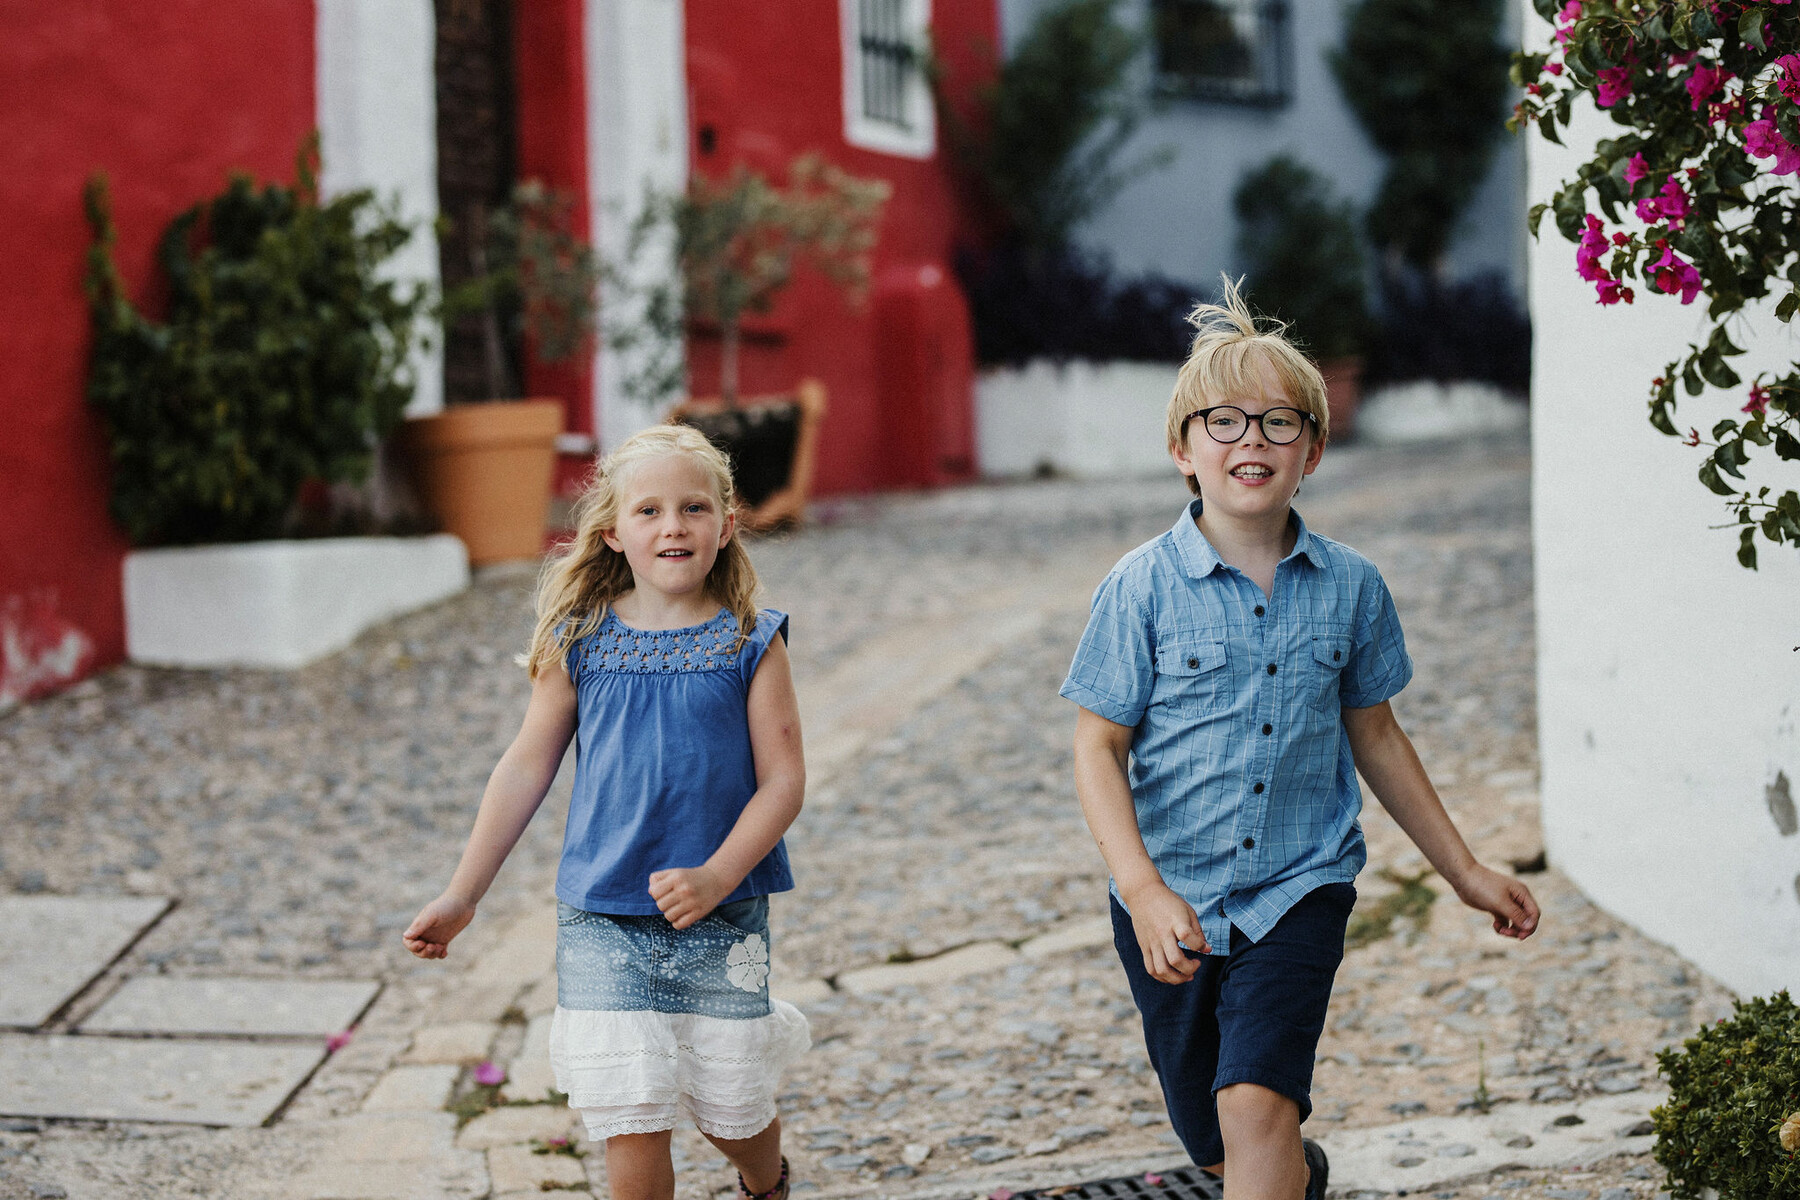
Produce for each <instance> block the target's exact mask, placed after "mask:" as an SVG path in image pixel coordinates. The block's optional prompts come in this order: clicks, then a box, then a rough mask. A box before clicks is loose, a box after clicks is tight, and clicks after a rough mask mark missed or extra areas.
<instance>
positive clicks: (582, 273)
mask: <svg viewBox="0 0 1800 1200" xmlns="http://www.w3.org/2000/svg"><path fill="white" fill-rule="evenodd" d="M573 208H574V206H573V203H572V202H571V201H570V199H569V198H568V197H567V196H566V195H564V194H562V193H560V192H556V191H553V190H551V189H549V188H547V187H545V186H544V185H543V184H542V183H539V182H537V181H535V180H527V181H526V182H524V183H521V184H519V185H518V186H517V187H516V188H515V189H514V190H513V193H512V196H511V198H510V199H509V201H508V202H507V204H505V205H503V206H501V207H500V208H498V209H495V210H493V211H492V212H487V213H484V212H481V211H477V212H475V213H474V214H473V217H474V223H475V224H476V226H477V228H476V229H475V230H473V231H472V234H473V236H471V237H469V238H468V247H469V255H470V260H471V261H470V263H469V267H470V273H469V277H468V278H466V279H465V280H464V281H462V282H461V283H459V284H457V285H455V286H452V287H448V288H446V290H445V294H444V297H443V300H442V302H441V305H440V308H439V315H440V317H441V318H442V319H443V321H444V322H445V325H446V328H448V327H449V326H450V325H452V324H453V323H454V322H456V321H458V320H459V319H468V320H471V321H472V322H473V323H475V325H476V326H477V328H478V329H479V331H480V339H481V343H482V349H483V354H482V359H483V364H484V375H485V380H486V398H485V399H484V401H483V402H480V403H464V404H452V405H450V406H449V407H448V408H446V409H445V410H444V411H443V412H441V413H435V414H433V415H431V416H427V417H416V418H414V419H412V420H410V421H408V422H406V424H405V426H404V427H403V428H402V430H401V442H400V445H401V451H402V455H403V457H404V458H405V460H406V462H407V463H408V466H409V467H410V470H411V474H412V477H413V481H414V484H415V486H416V487H417V489H418V492H419V496H420V499H421V500H422V501H423V503H424V504H425V506H426V507H427V508H428V509H429V510H430V511H431V512H432V514H433V515H434V516H435V517H436V518H437V519H438V520H439V521H440V522H441V523H442V524H443V526H444V528H446V529H448V530H450V531H451V532H452V533H455V534H456V535H457V536H458V537H460V538H462V540H463V542H464V543H465V544H466V545H467V546H468V547H469V560H470V561H471V562H472V563H474V564H475V565H477V566H480V565H483V564H486V563H492V562H500V561H504V560H508V559H519V558H532V557H535V556H536V555H538V554H539V553H541V552H542V550H543V539H544V522H545V517H546V514H547V512H548V510H549V506H550V494H551V485H552V480H553V476H554V474H555V467H556V441H557V437H558V435H559V434H561V432H562V427H563V406H562V402H561V401H560V400H555V399H541V398H536V399H516V398H513V399H508V397H516V396H517V395H518V390H517V387H516V385H515V384H514V382H513V380H514V377H515V372H514V371H513V370H512V368H511V364H510V358H511V355H510V354H509V353H508V347H509V345H510V344H518V343H522V345H523V347H524V351H525V353H528V354H530V355H531V356H532V357H533V358H535V359H536V360H537V361H538V362H542V363H558V362H565V361H569V360H572V359H575V358H578V357H579V356H581V355H583V354H585V353H587V352H588V351H589V350H590V349H591V348H592V340H593V329H594V313H595V299H594V291H595V286H596V284H597V283H598V280H599V267H598V265H597V262H596V259H595V257H594V252H593V249H592V248H591V247H590V246H589V244H588V242H587V240H586V239H585V238H583V237H581V236H580V235H579V234H578V233H576V232H575V229H574V222H573V217H572V214H573Z"/></svg>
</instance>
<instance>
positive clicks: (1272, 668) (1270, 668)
mask: <svg viewBox="0 0 1800 1200" xmlns="http://www.w3.org/2000/svg"><path fill="white" fill-rule="evenodd" d="M1274 673H1275V664H1274V663H1270V664H1269V674H1271V675H1273V674H1274Z"/></svg>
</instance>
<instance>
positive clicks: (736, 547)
mask: <svg viewBox="0 0 1800 1200" xmlns="http://www.w3.org/2000/svg"><path fill="white" fill-rule="evenodd" d="M576 525H577V531H576V536H575V539H574V541H573V542H572V543H571V544H570V545H569V546H568V547H567V548H566V549H564V550H563V551H562V552H560V553H559V554H558V555H557V556H556V557H555V558H553V559H552V560H551V561H550V563H549V564H548V565H547V566H546V568H545V571H544V576H543V580H542V583H541V585H540V587H539V592H538V603H537V613H538V615H537V627H536V629H535V630H534V631H533V633H532V637H531V646H530V649H529V651H528V652H527V653H526V655H525V664H526V667H527V669H528V670H529V671H530V673H531V678H532V693H531V703H530V705H529V707H528V708H527V709H526V713H525V722H524V725H523V727H522V728H521V729H520V730H519V734H518V736H517V737H516V738H515V739H514V740H513V743H512V745H511V746H509V747H508V748H507V750H506V753H505V754H503V755H502V756H501V758H500V763H499V765H498V766H497V767H495V768H494V773H493V775H492V777H491V778H490V779H489V781H488V786H487V792H486V794H485V795H484V796H483V797H482V801H481V809H480V811H479V813H478V814H477V815H476V818H475V829H474V832H473V833H472V834H471V835H470V838H469V845H468V848H467V849H466V850H465V851H464V852H463V856H462V861H461V862H460V864H458V866H457V868H456V873H455V874H454V875H453V876H452V877H451V880H450V885H449V887H447V888H446V889H445V890H444V893H443V895H441V896H439V897H438V898H437V899H436V900H433V901H432V902H431V903H430V904H427V905H426V906H425V908H424V910H423V911H421V912H420V913H419V915H418V916H417V917H416V918H415V919H414V920H413V922H412V924H411V925H410V926H409V927H408V928H407V930H406V932H405V934H404V935H403V937H404V938H405V942H406V946H407V949H409V950H411V951H412V952H413V953H414V954H416V955H418V956H419V957H421V958H442V957H444V954H445V952H446V948H447V947H448V945H449V942H450V939H452V938H453V937H455V936H456V935H457V934H458V933H459V932H461V931H462V930H463V928H464V927H466V926H467V925H468V923H469V921H470V920H471V919H472V918H473V917H474V915H475V905H476V903H477V902H478V901H479V900H480V899H481V896H482V894H483V893H484V892H486V890H487V888H488V885H489V884H490V883H492V882H493V879H494V875H495V873H496V872H497V871H498V870H499V869H500V864H501V863H502V862H503V861H504V860H505V858H506V855H507V853H508V852H509V851H510V850H511V849H512V847H513V845H514V843H516V842H517V841H518V838H519V835H520V834H521V833H522V832H523V831H524V829H525V825H526V823H527V822H529V821H530V819H531V816H532V814H533V813H534V812H536V811H537V808H538V805H539V804H540V803H541V802H542V800H543V797H544V793H545V792H546V791H547V790H548V789H549V787H550V782H551V780H552V779H553V778H555V775H556V770H557V765H558V764H559V763H560V762H561V761H562V757H563V752H564V750H565V749H566V748H567V747H568V744H569V739H570V738H571V737H574V738H575V739H576V741H575V745H576V765H575V781H574V793H573V797H572V798H571V800H570V803H569V820H568V827H567V831H566V833H565V836H564V840H563V856H562V864H561V867H560V869H559V871H558V873H557V881H556V894H557V899H558V904H557V938H556V970H557V1007H556V1015H555V1017H554V1018H553V1019H552V1024H551V1033H550V1056H551V1065H552V1067H553V1068H554V1071H555V1074H556V1086H557V1087H558V1088H559V1089H560V1090H562V1091H564V1092H567V1093H568V1096H569V1104H570V1106H571V1107H572V1108H575V1109H577V1110H579V1111H580V1113H581V1115H582V1120H583V1122H584V1123H585V1125H586V1127H587V1130H588V1135H589V1137H591V1138H593V1139H595V1140H604V1141H605V1143H606V1165H607V1178H608V1181H609V1183H610V1185H611V1188H612V1195H613V1197H614V1200H670V1198H671V1197H672V1196H673V1195H674V1189H675V1174H674V1167H673V1165H672V1163H671V1159H670V1153H669V1139H670V1134H671V1131H672V1130H673V1129H674V1127H675V1123H676V1120H677V1118H678V1116H680V1115H681V1114H684V1113H685V1114H686V1115H687V1116H688V1117H689V1118H690V1119H692V1120H693V1122H694V1124H695V1125H696V1126H698V1127H699V1129H700V1132H701V1133H702V1134H704V1135H705V1136H706V1137H707V1138H708V1139H709V1140H710V1141H711V1142H712V1143H713V1145H715V1146H717V1147H718V1148H719V1150H720V1151H722V1152H723V1153H724V1155H725V1157H726V1158H728V1159H730V1160H731V1162H732V1164H733V1165H734V1166H736V1167H737V1170H738V1187H739V1189H740V1192H741V1193H742V1194H743V1195H744V1196H745V1197H750V1198H752V1200H785V1197H786V1195H787V1191H788V1187H787V1160H786V1159H785V1158H783V1157H782V1154H781V1123H780V1121H779V1119H778V1118H777V1117H776V1114H775V1089H776V1085H777V1082H778V1080H779V1076H780V1073H781V1069H782V1067H783V1066H784V1065H785V1064H786V1063H787V1062H788V1061H790V1060H791V1059H792V1058H794V1057H795V1056H796V1055H798V1054H799V1053H801V1052H802V1051H804V1050H805V1049H806V1047H807V1045H808V1037H807V1029H806V1018H805V1017H803V1016H801V1014H800V1012H799V1011H798V1010H797V1009H795V1008H794V1007H793V1006H792V1005H790V1004H786V1003H784V1002H782V1001H780V1000H774V999H771V997H770V996H769V987H768V977H769V952H768V951H769V933H768V896H769V895H770V894H771V893H774V892H782V891H787V890H789V889H790V888H792V887H793V879H792V876H791V875H790V874H789V871H788V861H787V850H786V848H785V847H784V846H783V844H782V841H781V837H782V834H783V833H784V832H785V831H786V830H787V827H788V826H789V825H790V824H792V822H793V820H794V818H795V816H796V815H797V814H798V813H799V812H800V802H801V793H802V791H803V790H804V786H805V767H804V764H803V761H802V757H801V750H800V718H799V709H798V706H797V704H796V703H795V699H794V687H793V681H792V677H791V675H790V673H789V668H788V655H787V647H786V635H787V617H786V616H785V615H784V614H782V613H780V612H777V611H775V610H773V609H763V610H761V611H758V610H757V608H756V606H755V601H754V597H755V593H756V587H757V582H756V572H755V570H754V569H753V568H752V567H751V565H750V559H749V557H748V556H747V555H746V554H745V553H744V548H743V546H742V544H741V543H740V542H739V541H738V539H737V537H736V536H735V535H736V531H737V504H736V498H735V494H734V492H733V489H732V483H731V472H730V469H729V467H728V465H727V463H726V461H725V458H724V456H723V455H721V454H720V453H719V452H718V451H717V450H716V449H714V448H713V446H712V445H711V444H710V443H709V442H708V441H707V440H706V439H705V438H704V437H702V436H701V435H700V434H699V433H697V432H695V431H694V430H692V429H689V428H686V427H684V426H661V427H658V428H654V429H648V430H645V431H644V432H642V433H640V434H638V435H636V436H635V437H633V438H631V439H630V440H629V441H627V442H625V443H624V444H623V445H622V446H620V447H619V448H618V450H617V451H615V452H614V453H613V454H612V455H611V456H609V457H608V458H607V459H606V460H605V461H604V462H603V463H601V464H600V466H599V468H598V470H597V471H596V473H595V476H594V480H593V483H592V484H591V486H590V487H589V488H588V491H587V493H586V494H585V495H584V496H583V497H582V499H581V502H580V504H579V505H578V506H577V509H576Z"/></svg>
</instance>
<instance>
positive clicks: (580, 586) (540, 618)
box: [523, 425, 758, 679]
mask: <svg viewBox="0 0 1800 1200" xmlns="http://www.w3.org/2000/svg"><path fill="white" fill-rule="evenodd" d="M672 454H680V455H685V456H688V457H691V458H693V459H694V460H695V461H696V462H697V463H698V464H699V466H700V468H701V470H703V471H704V472H705V473H706V476H707V478H708V479H709V480H710V481H711V483H712V486H713V491H714V493H715V494H716V495H717V497H718V501H719V511H720V512H722V513H724V514H726V515H727V516H729V515H731V514H732V513H735V512H737V511H738V497H737V488H736V487H735V486H734V484H733V482H732V478H731V463H730V461H729V460H728V459H727V458H726V457H725V455H724V453H723V452H721V451H720V450H719V448H718V447H716V446H714V445H713V444H712V443H711V442H709V441H708V440H707V439H706V435H704V434H702V433H701V432H700V431H699V430H697V429H695V428H693V427H692V426H689V425H652V426H651V427H650V428H648V429H644V430H641V431H639V432H638V433H635V434H633V435H632V436H631V437H629V438H627V439H625V441H624V442H623V443H621V444H620V445H619V448H618V449H616V450H614V451H613V452H612V453H611V454H609V455H607V456H606V457H605V458H604V459H602V460H601V461H600V463H599V464H598V465H597V466H595V468H594V473H593V474H592V475H591V476H590V477H589V479H588V484H587V489H586V490H585V491H583V492H582V494H581V499H580V500H578V501H576V502H575V509H574V512H573V513H572V514H571V517H572V519H573V522H574V525H575V536H574V538H573V539H571V540H570V541H569V542H567V543H565V544H564V545H562V546H560V547H558V548H557V549H556V550H555V551H553V552H552V553H551V555H550V557H549V558H548V559H546V560H545V563H544V571H543V575H542V576H541V578H540V579H539V581H538V595H537V626H536V628H535V629H534V630H533V631H532V634H531V645H530V648H529V649H527V650H526V652H525V654H524V658H523V665H524V666H525V669H526V670H527V671H529V672H530V673H531V677H532V678H533V679H536V678H537V676H538V672H539V671H541V670H543V669H544V668H545V667H547V666H549V665H550V664H552V663H556V662H561V661H562V660H563V658H564V657H565V656H566V655H567V653H568V650H569V647H570V646H572V645H574V644H575V643H576V642H577V641H579V640H580V639H581V638H584V637H586V636H587V635H588V634H590V633H592V632H593V631H594V630H596V629H598V628H599V627H600V621H601V619H602V618H604V617H605V616H606V610H607V609H608V608H609V607H611V605H612V602H613V601H614V600H616V599H618V598H619V597H620V596H622V595H624V594H625V593H626V592H628V591H630V590H631V588H632V578H631V566H630V564H629V563H627V562H626V561H625V556H624V555H623V554H621V553H620V552H619V551H617V550H614V549H613V548H612V547H611V546H608V545H607V544H606V539H605V538H604V537H602V536H601V535H602V534H603V533H605V532H606V531H608V530H610V529H613V528H616V527H617V526H618V523H619V512H620V509H621V507H622V506H623V505H624V503H625V489H626V488H627V487H629V486H630V482H631V475H632V472H634V471H635V470H636V469H637V468H638V466H639V465H640V464H642V463H645V462H648V461H650V460H651V459H656V458H664V457H667V456H669V455H672ZM757 586H758V585H757V579H756V568H755V567H753V566H751V565H750V556H749V554H747V553H746V552H745V551H744V547H743V545H742V543H740V542H739V541H738V539H737V537H736V535H733V536H732V538H731V540H730V541H728V542H726V543H725V545H724V546H723V547H721V548H720V550H719V557H718V558H717V559H716V560H714V562H713V566H712V570H711V571H709V572H707V575H706V593H707V595H708V596H709V597H711V598H712V599H713V600H715V601H717V602H718V603H719V604H720V605H722V606H723V607H725V608H728V609H730V610H731V614H732V616H734V617H736V618H737V626H738V645H739V646H740V647H741V646H742V645H743V643H744V639H745V638H747V637H749V636H750V634H751V632H752V631H754V630H755V629H756V590H757Z"/></svg>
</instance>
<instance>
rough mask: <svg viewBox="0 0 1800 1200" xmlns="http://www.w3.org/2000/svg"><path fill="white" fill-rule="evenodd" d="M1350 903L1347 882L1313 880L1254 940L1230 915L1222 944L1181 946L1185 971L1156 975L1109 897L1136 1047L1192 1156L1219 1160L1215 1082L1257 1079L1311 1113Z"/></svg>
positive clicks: (1206, 1162) (1352, 895) (1200, 1161)
mask: <svg viewBox="0 0 1800 1200" xmlns="http://www.w3.org/2000/svg"><path fill="white" fill-rule="evenodd" d="M1355 904H1356V888H1355V887H1354V886H1352V885H1351V884H1348V883H1328V884H1325V885H1324V886H1322V887H1318V888H1315V889H1313V890H1312V891H1310V892H1308V893H1307V894H1306V895H1305V896H1303V897H1301V899H1300V902H1299V903H1298V904H1296V905H1294V907H1292V908H1290V909H1289V910H1288V911H1287V912H1286V913H1285V914H1284V915H1283V916H1282V918H1281V920H1279V921H1277V922H1276V923H1275V928H1273V929H1271V930H1270V931H1269V933H1268V935H1267V936H1266V937H1264V938H1263V939H1262V940H1261V941H1259V942H1252V941H1251V940H1250V939H1249V938H1248V937H1246V936H1244V934H1243V932H1242V931H1240V930H1239V929H1238V928H1237V926H1235V925H1234V926H1232V928H1231V953H1230V954H1228V955H1220V954H1205V955H1202V954H1196V953H1194V952H1193V951H1191V950H1190V951H1188V957H1190V958H1195V959H1199V961H1200V969H1199V970H1198V971H1197V972H1195V974H1194V977H1193V978H1192V979H1190V980H1188V982H1186V983H1162V982H1160V981H1158V980H1155V979H1152V978H1151V977H1150V975H1149V974H1148V973H1147V972H1146V971H1145V970H1144V953H1143V951H1142V950H1140V949H1139V948H1138V942H1137V935H1136V934H1135V933H1134V932H1132V928H1131V914H1130V913H1128V912H1126V911H1125V909H1124V907H1123V906H1122V905H1120V903H1119V902H1118V900H1117V899H1114V900H1113V902H1112V919H1113V946H1114V948H1115V949H1117V950H1118V952H1119V961H1120V962H1122V963H1123V964H1124V965H1125V974H1126V977H1127V978H1129V979H1130V981H1131V998H1132V999H1133V1000H1134V1001H1136V1002H1137V1006H1138V1012H1140V1013H1142V1014H1143V1017H1144V1048H1145V1049H1146V1050H1148V1051H1149V1052H1150V1065H1151V1066H1153V1067H1155V1068H1156V1077H1157V1078H1158V1079H1160V1080H1161V1081H1162V1089H1163V1101H1164V1103H1166V1104H1167V1105H1168V1107H1169V1124H1170V1125H1172V1126H1174V1129H1175V1135H1176V1136H1177V1137H1179V1138H1180V1139H1181V1144H1182V1145H1183V1146H1184V1147H1185V1148H1186V1149H1187V1152H1188V1157H1189V1158H1191V1159H1193V1160H1194V1162H1195V1164H1196V1165H1198V1166H1202V1167H1210V1166H1216V1165H1217V1164H1219V1163H1221V1162H1223V1161H1225V1142H1224V1140H1223V1139H1222V1138H1221V1137H1220V1135H1219V1109H1218V1105H1217V1104H1216V1103H1215V1101H1214V1099H1213V1093H1215V1092H1217V1091H1218V1090H1219V1089H1220V1088H1223V1087H1230V1086H1231V1085H1232V1084H1234V1083H1254V1084H1259V1085H1261V1086H1263V1087H1266V1088H1268V1089H1269V1090H1270V1091H1274V1092H1279V1093H1280V1094H1282V1095H1283V1096H1286V1097H1288V1098H1289V1099H1290V1100H1292V1101H1294V1103H1296V1104H1298V1105H1299V1106H1300V1119H1301V1120H1302V1121H1304V1120H1306V1118H1307V1117H1308V1116H1310V1115H1311V1114H1312V1075H1313V1057H1314V1055H1315V1054H1316V1053H1317V1052H1318V1049H1319V1035H1320V1034H1321V1033H1323V1032H1324V1031H1325V1010H1326V1008H1327V1007H1328V1006H1329V1005H1330V1003H1331V982H1332V979H1333V978H1334V977H1335V976H1336V975H1337V969H1338V963H1339V962H1341V961H1343V957H1344V926H1345V925H1346V924H1347V923H1348V922H1349V920H1350V909H1351V908H1352V907H1353V906H1354V905H1355Z"/></svg>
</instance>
